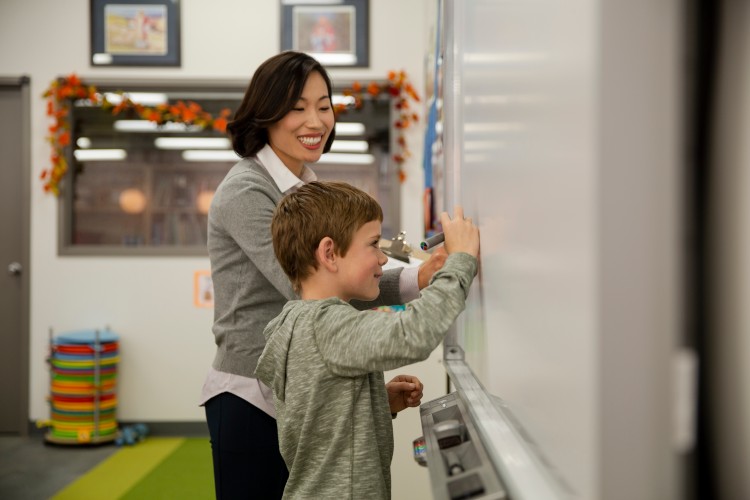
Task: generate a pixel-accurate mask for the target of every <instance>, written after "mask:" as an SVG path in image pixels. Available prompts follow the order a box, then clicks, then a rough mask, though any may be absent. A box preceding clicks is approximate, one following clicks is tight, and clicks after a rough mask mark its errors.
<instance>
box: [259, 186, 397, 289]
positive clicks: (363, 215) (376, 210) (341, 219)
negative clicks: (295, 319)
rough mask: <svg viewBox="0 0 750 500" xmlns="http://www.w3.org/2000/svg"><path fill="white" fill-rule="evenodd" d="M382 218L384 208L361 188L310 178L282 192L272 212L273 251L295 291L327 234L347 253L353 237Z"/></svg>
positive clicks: (314, 262) (341, 252)
mask: <svg viewBox="0 0 750 500" xmlns="http://www.w3.org/2000/svg"><path fill="white" fill-rule="evenodd" d="M374 220H378V221H380V222H383V210H382V209H381V208H380V205H379V204H378V202H377V201H375V199H374V198H373V197H372V196H370V195H369V194H367V193H365V192H364V191H362V190H360V189H357V188H355V187H354V186H351V185H349V184H346V183H344V182H318V181H316V182H311V183H309V184H305V185H304V186H302V187H300V188H299V189H298V190H297V191H295V192H293V193H290V194H288V195H287V196H285V197H284V198H283V199H282V200H281V202H280V203H279V205H278V206H277V207H276V210H275V211H274V214H273V220H272V221H271V235H272V237H273V251H274V253H275V254H276V258H277V259H278V261H279V263H280V264H281V268H282V269H283V270H284V272H285V273H286V275H287V276H288V277H289V279H290V280H291V282H292V285H293V286H294V289H295V291H297V292H299V291H300V284H301V283H302V281H303V280H305V279H306V278H308V277H309V276H310V275H311V274H312V273H313V271H315V270H316V269H318V263H317V260H316V259H315V251H316V249H317V248H318V244H319V243H320V241H321V240H322V239H323V238H325V237H326V236H328V237H330V238H331V239H332V240H333V242H334V244H335V246H336V248H335V250H336V253H337V254H338V255H341V256H344V255H346V252H347V250H349V245H350V244H351V242H352V237H353V236H354V233H355V232H357V230H358V229H359V228H360V227H362V226H363V225H365V224H367V223H368V222H371V221H374Z"/></svg>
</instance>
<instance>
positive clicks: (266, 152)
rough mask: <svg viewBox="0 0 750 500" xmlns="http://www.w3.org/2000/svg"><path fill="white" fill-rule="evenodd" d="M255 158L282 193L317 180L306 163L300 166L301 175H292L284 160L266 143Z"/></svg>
mask: <svg viewBox="0 0 750 500" xmlns="http://www.w3.org/2000/svg"><path fill="white" fill-rule="evenodd" d="M256 158H257V159H258V161H259V162H260V163H261V165H263V166H264V167H265V169H266V170H267V171H268V173H269V174H270V175H271V178H272V179H273V181H274V182H275V183H276V186H277V187H278V188H279V191H281V192H282V193H284V194H287V193H289V192H290V191H294V190H296V189H297V188H299V187H300V186H302V185H303V184H307V183H309V182H312V181H316V180H318V177H317V176H316V175H315V172H313V171H312V169H310V168H309V167H308V166H307V165H304V166H303V167H302V175H301V176H300V177H297V176H296V175H294V174H293V173H292V171H291V170H289V169H288V168H287V167H286V165H284V162H282V161H281V160H280V159H279V157H278V156H276V153H275V152H274V151H273V149H271V146H270V145H268V144H266V145H265V146H263V149H261V150H260V151H258V154H257V155H256Z"/></svg>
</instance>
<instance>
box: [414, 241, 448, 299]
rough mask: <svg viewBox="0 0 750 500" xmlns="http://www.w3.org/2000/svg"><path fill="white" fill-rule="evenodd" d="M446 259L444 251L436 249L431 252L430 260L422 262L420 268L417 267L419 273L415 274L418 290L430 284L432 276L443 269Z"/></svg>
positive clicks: (446, 255) (440, 248)
mask: <svg viewBox="0 0 750 500" xmlns="http://www.w3.org/2000/svg"><path fill="white" fill-rule="evenodd" d="M447 258H448V252H446V251H445V248H443V247H437V248H436V249H435V250H433V251H432V254H431V255H430V258H429V259H427V260H426V261H424V262H423V263H422V265H421V266H419V271H418V273H417V282H418V284H419V289H420V290H422V289H423V288H424V287H426V286H427V285H429V284H430V280H431V279H432V275H433V274H435V273H436V272H438V271H440V269H441V268H442V267H443V264H445V259H447Z"/></svg>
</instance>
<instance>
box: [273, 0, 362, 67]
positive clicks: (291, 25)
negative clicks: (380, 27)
mask: <svg viewBox="0 0 750 500" xmlns="http://www.w3.org/2000/svg"><path fill="white" fill-rule="evenodd" d="M369 23H370V20H369V0H328V1H325V0H321V1H317V2H316V1H314V0H313V1H311V0H282V1H281V50H296V51H299V52H305V53H307V54H310V55H311V56H313V57H314V58H316V59H317V60H318V61H319V62H320V63H321V64H323V65H324V66H329V67H330V66H339V67H342V66H343V67H357V68H363V67H365V68H366V67H368V66H369V65H370V61H369V59H370V47H369V43H370V40H369Z"/></svg>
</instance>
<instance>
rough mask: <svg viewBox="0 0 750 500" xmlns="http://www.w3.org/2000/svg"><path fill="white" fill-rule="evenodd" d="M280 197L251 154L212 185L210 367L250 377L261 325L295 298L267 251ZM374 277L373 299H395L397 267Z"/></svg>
mask: <svg viewBox="0 0 750 500" xmlns="http://www.w3.org/2000/svg"><path fill="white" fill-rule="evenodd" d="M282 197H283V194H282V192H281V191H280V190H279V188H278V186H277V185H276V183H275V182H274V181H273V178H272V177H271V175H270V174H269V173H268V171H266V169H265V168H264V167H263V166H262V165H261V164H260V163H258V162H257V161H256V160H255V159H253V158H245V159H243V160H241V161H240V162H238V163H237V164H236V165H235V166H234V167H232V169H231V170H230V171H229V173H228V174H227V175H226V177H225V178H224V180H223V181H222V183H221V184H220V185H219V188H218V189H217V190H216V194H215V195H214V198H213V201H212V202H211V209H210V210H209V213H208V254H209V257H210V259H211V277H212V279H213V285H214V324H213V333H214V336H215V337H216V346H217V350H216V356H215V357H214V361H213V367H214V368H215V369H216V370H219V371H221V372H225V373H233V374H236V375H242V376H245V377H255V375H253V373H254V372H255V366H256V364H257V362H258V358H259V357H260V355H261V353H262V352H263V346H264V345H265V338H264V337H263V329H264V328H265V327H266V325H267V324H268V322H269V321H271V319H273V318H274V317H275V316H277V315H278V314H279V313H280V312H281V309H282V307H283V306H284V304H285V303H286V302H287V300H291V299H295V298H297V295H296V294H295V293H294V291H293V290H292V286H291V284H290V282H289V278H287V276H286V275H285V274H284V271H283V270H282V269H281V266H280V265H279V263H278V261H277V260H276V256H275V254H274V252H273V241H272V240H271V218H272V217H273V211H274V209H275V208H276V205H277V204H278V202H279V201H280V200H281V198H282ZM400 271H401V269H399V270H397V271H389V272H387V273H385V274H384V275H383V278H382V279H381V281H380V291H381V293H380V297H378V300H377V301H376V302H373V303H372V306H371V307H374V306H375V305H380V304H382V305H387V304H399V303H401V296H400V293H399V273H400Z"/></svg>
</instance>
